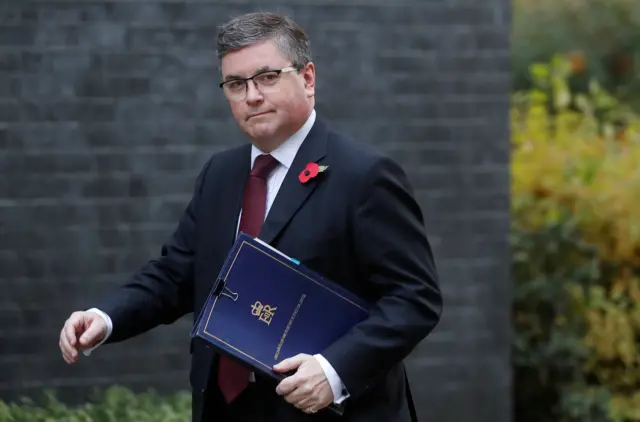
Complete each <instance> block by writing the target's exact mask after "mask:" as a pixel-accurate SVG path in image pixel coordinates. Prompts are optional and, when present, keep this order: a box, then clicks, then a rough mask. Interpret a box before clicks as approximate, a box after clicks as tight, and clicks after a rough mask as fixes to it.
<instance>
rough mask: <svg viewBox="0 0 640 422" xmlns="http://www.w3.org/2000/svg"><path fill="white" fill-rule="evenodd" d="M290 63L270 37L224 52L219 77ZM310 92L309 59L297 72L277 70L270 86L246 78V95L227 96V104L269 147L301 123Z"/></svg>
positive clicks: (312, 91) (242, 125)
mask: <svg viewBox="0 0 640 422" xmlns="http://www.w3.org/2000/svg"><path fill="white" fill-rule="evenodd" d="M291 65H292V63H291V62H290V61H289V60H287V59H286V58H285V57H284V56H282V54H280V52H279V51H278V49H277V47H276V46H275V44H274V43H273V42H272V41H264V42H261V43H258V44H254V45H251V46H249V47H245V48H243V49H240V50H237V51H234V52H231V53H229V54H227V55H226V56H224V57H223V58H222V61H221V69H222V79H223V81H224V80H228V79H234V78H238V77H239V78H248V77H251V76H254V75H255V74H257V73H261V72H264V71H265V70H280V69H283V68H286V67H290V66H291ZM256 79H258V78H256ZM263 91H266V92H263ZM243 92H244V91H243ZM314 95H315V69H314V66H313V64H312V63H309V64H307V66H305V67H304V68H303V69H302V70H301V71H300V72H296V71H293V72H288V73H281V74H280V75H279V76H278V79H277V83H276V84H275V85H274V86H272V87H269V88H265V89H263V90H261V89H260V86H256V84H255V83H254V82H253V81H247V88H246V97H244V98H243V99H229V104H230V105H231V112H232V113H233V116H234V117H235V119H236V121H237V122H238V124H239V125H240V128H241V129H242V130H243V131H244V132H245V133H246V134H247V135H248V136H249V137H250V138H251V139H252V140H254V141H255V143H256V144H258V146H260V147H261V148H262V149H273V148H275V147H276V146H277V145H278V144H279V143H280V142H282V141H284V140H285V139H286V138H288V137H289V136H291V135H292V134H293V133H294V132H295V131H297V130H298V129H299V128H300V126H301V125H302V124H304V122H305V121H306V118H307V117H308V115H309V113H310V112H311V109H312V108H313V97H314ZM241 97H242V95H241Z"/></svg>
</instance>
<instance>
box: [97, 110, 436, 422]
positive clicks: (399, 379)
mask: <svg viewBox="0 0 640 422" xmlns="http://www.w3.org/2000/svg"><path fill="white" fill-rule="evenodd" d="M250 148H251V146H250V144H246V145H243V146H240V147H237V148H233V149H230V150H227V151H224V152H221V153H218V154H215V155H213V156H212V157H211V158H210V159H209V161H208V162H207V163H206V165H205V166H204V168H203V169H202V171H201V173H200V175H199V176H198V179H197V182H196V186H195V191H194V193H193V198H192V200H191V201H190V203H189V204H188V207H187V208H186V210H185V212H184V214H183V215H182V217H181V219H180V221H179V224H178V227H177V229H176V230H175V232H174V233H173V234H172V236H171V237H170V239H168V241H167V243H166V244H164V245H163V247H162V250H161V255H160V256H159V257H158V258H157V259H155V260H153V261H151V262H149V263H148V264H147V265H146V266H144V268H143V269H142V270H141V271H139V272H138V273H137V274H135V275H134V276H133V278H132V280H131V281H130V282H129V283H128V284H126V285H125V286H124V287H123V288H121V289H118V290H117V291H116V292H115V294H114V295H112V296H110V297H109V298H108V299H106V300H105V301H104V302H103V303H102V304H100V305H99V306H100V308H101V309H102V310H103V311H105V312H106V313H107V314H108V315H110V316H111V318H112V320H113V332H112V335H111V337H110V338H109V339H108V342H118V341H122V340H125V339H127V338H130V337H132V336H134V335H137V334H140V333H143V332H145V331H147V330H150V329H152V328H154V327H156V326H157V325H159V324H170V323H172V322H174V321H175V320H176V319H178V318H180V317H182V316H183V315H185V314H187V313H189V312H194V317H195V316H197V314H198V312H199V311H200V309H201V307H202V306H203V303H204V301H205V299H206V297H207V294H208V292H209V289H210V288H211V286H212V283H213V282H214V280H215V279H216V276H217V275H218V271H219V269H220V267H221V266H222V264H223V260H224V258H225V256H226V254H227V252H228V251H229V248H230V247H231V245H232V243H233V241H234V238H235V236H236V228H237V225H236V224H237V218H238V214H239V212H240V206H241V199H242V193H243V188H244V184H245V181H246V179H247V177H248V174H249V170H250V168H249V166H250ZM310 161H314V162H318V163H320V164H321V165H328V166H329V168H328V169H327V171H326V172H324V173H321V174H319V175H318V176H317V177H316V178H314V179H311V180H310V181H309V182H308V183H306V184H302V183H301V182H300V181H299V180H298V174H299V173H300V172H301V171H302V170H303V169H304V167H305V166H306V164H307V163H308V162H310ZM260 238H261V239H263V240H265V241H266V242H268V243H270V244H272V245H273V246H275V247H276V248H278V249H280V250H282V251H283V252H284V253H285V254H290V255H291V256H295V257H296V258H297V259H299V260H300V261H302V262H303V263H304V264H306V265H307V266H309V267H310V268H312V269H314V270H316V271H318V272H320V273H323V274H324V275H325V276H326V277H328V278H330V279H332V280H334V281H336V282H338V283H341V284H342V285H344V286H345V287H346V288H347V289H350V290H352V291H354V292H355V293H357V294H359V295H361V296H362V297H363V298H365V299H366V300H368V301H369V302H370V303H371V305H372V309H371V314H370V318H369V319H367V320H366V321H364V322H362V323H361V324H359V325H358V326H357V327H355V328H354V329H352V330H351V331H350V332H349V333H348V334H346V335H345V336H344V337H342V338H341V339H340V340H338V341H336V342H335V343H334V344H333V345H331V346H330V347H328V348H327V349H326V350H324V351H322V354H323V356H324V357H325V358H326V359H327V360H328V361H329V362H330V363H331V364H332V365H333V367H334V368H335V370H336V371H337V373H338V374H339V376H340V377H341V379H342V380H343V382H344V384H345V385H346V387H347V389H348V391H349V393H350V395H351V397H350V398H349V399H348V402H347V407H346V411H345V414H344V417H343V418H341V419H335V418H334V417H333V416H332V415H330V414H328V412H319V413H318V414H316V415H314V416H308V415H305V414H303V413H302V412H300V411H297V410H296V409H295V408H293V406H291V405H289V404H288V403H286V402H284V400H282V399H280V398H279V397H277V396H276V395H275V394H274V395H273V400H280V401H281V402H282V403H281V404H278V406H281V409H280V410H281V411H283V412H285V413H287V414H288V416H286V417H284V416H283V417H278V419H277V420H282V421H297V420H307V419H311V420H318V421H330V420H342V421H343V422H365V421H366V422H404V421H409V420H410V417H409V406H408V401H407V393H408V391H406V389H405V386H406V380H405V373H404V365H403V363H402V360H403V359H404V358H405V357H406V356H407V355H408V354H409V353H410V352H411V351H412V349H413V348H414V346H416V345H417V344H418V343H419V342H420V341H421V340H422V339H424V338H425V337H426V336H427V335H428V334H429V333H430V332H431V331H432V329H433V328H434V327H435V326H436V324H437V323H438V321H439V318H440V314H441V310H442V298H441V293H440V289H439V287H438V282H437V275H436V268H435V264H434V259H433V256H432V251H431V247H430V245H429V243H428V240H427V237H426V235H425V230H424V227H423V217H422V214H421V210H420V208H419V206H418V204H417V203H416V201H415V199H414V197H413V194H412V192H411V187H410V186H409V184H408V182H407V178H406V176H405V174H404V172H403V171H402V169H401V168H400V167H399V166H398V165H397V164H396V163H395V162H394V161H392V160H391V159H389V158H388V157H386V156H385V155H383V154H381V153H380V152H377V151H376V150H374V149H372V148H370V147H368V146H366V145H364V144H361V143H359V142H357V141H354V140H352V139H349V138H347V137H345V136H343V135H341V134H338V133H336V132H334V131H332V130H330V129H329V128H328V127H327V125H326V124H324V123H323V122H322V121H321V120H320V119H317V120H316V123H315V124H314V127H313V128H312V130H311V132H310V133H309V135H308V136H307V138H306V139H305V141H304V142H303V144H302V146H301V147H300V150H299V152H298V154H297V156H296V158H295V160H294V162H293V165H292V167H291V168H290V169H289V172H288V173H287V176H286V178H285V180H284V182H283V184H282V186H281V188H280V190H279V193H278V195H277V197H276V199H275V202H274V203H273V205H272V208H271V210H270V212H269V215H268V216H267V219H266V221H265V224H264V226H263V229H262V232H261V234H260ZM328 311H330V310H328ZM319 317H321V316H319ZM191 353H192V369H191V376H190V381H191V385H192V388H193V398H194V410H193V411H194V416H193V418H194V421H196V422H201V421H200V416H199V415H200V414H201V412H202V409H203V406H212V405H214V404H213V403H210V401H211V400H208V399H207V397H211V394H208V393H210V392H211V391H214V390H216V389H217V388H218V387H217V384H216V381H215V380H216V377H215V371H216V366H217V365H216V362H217V355H216V353H214V351H213V350H212V349H211V348H209V347H207V345H205V344H204V342H200V341H193V342H192V344H191ZM273 388H274V389H275V384H274V385H273ZM215 405H216V406H223V404H222V403H219V402H218V403H215ZM285 408H286V410H283V409H285ZM271 421H274V422H275V421H276V419H271V420H270V422H271ZM202 422H203V421H202Z"/></svg>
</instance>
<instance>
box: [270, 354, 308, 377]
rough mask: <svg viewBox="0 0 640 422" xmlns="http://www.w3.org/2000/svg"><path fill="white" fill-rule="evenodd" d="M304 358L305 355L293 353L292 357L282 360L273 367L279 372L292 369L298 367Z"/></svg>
mask: <svg viewBox="0 0 640 422" xmlns="http://www.w3.org/2000/svg"><path fill="white" fill-rule="evenodd" d="M306 358H307V355H305V354H303V353H300V354H298V355H295V356H293V357H290V358H288V359H285V360H283V361H282V362H280V363H278V364H277V365H275V366H274V367H273V369H275V370H276V371H279V372H287V371H293V370H295V369H298V367H299V366H300V365H302V364H303V363H304V361H305V360H306Z"/></svg>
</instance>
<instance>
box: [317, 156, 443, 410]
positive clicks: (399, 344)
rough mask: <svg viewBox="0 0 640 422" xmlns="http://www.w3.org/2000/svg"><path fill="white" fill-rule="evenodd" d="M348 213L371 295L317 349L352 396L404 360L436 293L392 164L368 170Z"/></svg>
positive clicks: (433, 320)
mask: <svg viewBox="0 0 640 422" xmlns="http://www.w3.org/2000/svg"><path fill="white" fill-rule="evenodd" d="M358 195H359V200H358V201H357V204H356V206H355V208H354V209H355V211H354V215H353V227H354V229H353V234H352V235H353V240H354V241H353V243H354V248H355V256H356V257H357V265H358V268H359V269H360V271H361V274H362V277H363V280H362V281H361V282H362V283H365V284H366V285H367V286H368V287H367V288H369V289H373V291H374V292H375V297H377V298H378V300H377V302H376V303H374V304H373V305H372V307H371V309H370V315H369V318H367V319H366V320H364V321H362V322H361V323H359V324H357V325H356V326H355V327H354V328H353V329H351V330H350V331H349V332H348V333H347V334H346V335H345V336H343V337H342V338H341V339H339V340H338V341H336V342H335V343H333V344H332V345H331V346H329V347H328V348H327V349H325V350H324V351H323V352H322V355H323V356H324V357H325V358H326V359H327V360H328V361H329V362H330V363H331V365H332V366H333V367H334V369H335V370H336V372H337V373H338V374H339V376H340V378H341V379H342V382H343V383H344V385H345V387H346V390H347V391H348V393H349V395H350V396H351V397H357V396H358V395H360V394H361V393H362V392H363V391H365V390H366V389H367V388H368V386H369V385H370V383H372V382H374V381H375V378H376V377H377V376H378V375H381V374H384V373H385V372H387V371H388V370H390V369H391V368H392V367H393V366H394V365H396V364H398V363H399V362H400V361H401V360H403V359H404V358H405V357H406V356H407V355H408V354H409V353H410V352H411V351H412V350H413V349H414V347H415V346H416V345H417V344H418V343H419V342H420V341H421V340H423V339H424V338H425V337H426V336H427V335H428V334H429V333H430V332H431V331H432V330H433V329H434V327H435V326H436V325H437V323H438V321H439V319H440V315H441V312H442V306H443V304H442V296H441V292H440V288H439V285H438V280H437V272H436V266H435V263H434V258H433V254H432V250H431V246H430V244H429V241H428V240H427V236H426V234H425V229H424V226H423V217H422V212H421V210H420V207H419V205H418V204H417V202H416V200H415V199H414V197H413V194H412V192H411V188H410V186H409V184H408V181H407V178H406V176H405V174H404V172H403V170H402V169H401V168H400V166H399V165H397V164H396V163H395V162H394V161H392V160H391V159H389V158H382V159H380V160H378V161H377V163H376V164H375V165H373V166H372V167H371V169H370V170H369V171H368V172H367V175H366V176H365V177H364V178H363V182H362V184H361V186H360V189H359V192H358Z"/></svg>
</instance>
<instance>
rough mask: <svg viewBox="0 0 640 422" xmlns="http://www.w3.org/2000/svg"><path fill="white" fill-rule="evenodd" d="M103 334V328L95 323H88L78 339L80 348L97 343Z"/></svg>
mask: <svg viewBox="0 0 640 422" xmlns="http://www.w3.org/2000/svg"><path fill="white" fill-rule="evenodd" d="M102 334H103V327H102V326H101V325H100V323H98V322H97V321H95V320H93V321H91V322H90V325H89V328H87V330H86V331H85V332H84V333H83V334H82V336H81V337H80V341H79V344H80V346H81V347H91V346H93V345H94V344H95V343H97V342H98V338H99V337H101V336H102Z"/></svg>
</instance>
